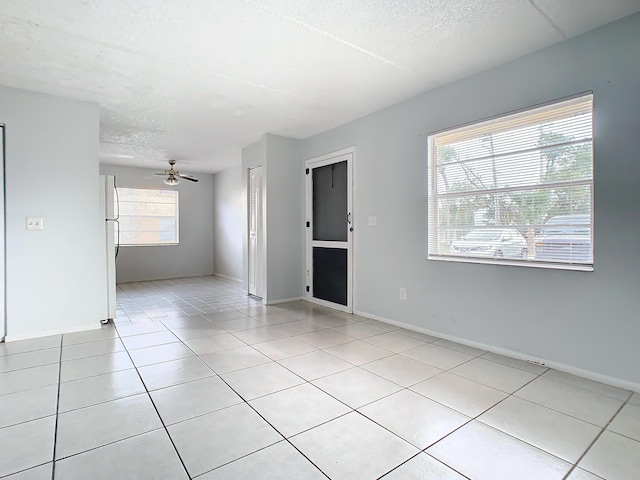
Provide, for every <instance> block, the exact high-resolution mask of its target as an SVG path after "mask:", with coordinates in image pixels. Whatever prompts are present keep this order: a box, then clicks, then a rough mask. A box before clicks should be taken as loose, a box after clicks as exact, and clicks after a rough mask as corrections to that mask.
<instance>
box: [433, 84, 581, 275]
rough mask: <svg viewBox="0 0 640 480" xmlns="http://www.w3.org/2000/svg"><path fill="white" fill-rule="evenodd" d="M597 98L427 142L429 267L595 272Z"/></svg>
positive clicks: (467, 128)
mask: <svg viewBox="0 0 640 480" xmlns="http://www.w3.org/2000/svg"><path fill="white" fill-rule="evenodd" d="M592 116H593V96H592V95H591V94H588V95H583V96H580V97H578V98H573V99H570V100H565V101H561V102H556V103H553V104H550V105H545V106H542V107H538V108H533V109H530V110H527V111H523V112H519V113H515V114H510V115H505V116H502V117H500V118H496V119H493V120H488V121H482V122H478V123H475V124H472V125H467V126H464V127H460V128H455V129H451V130H447V131H444V132H441V133H437V134H434V135H430V136H429V152H428V157H429V158H428V174H427V177H428V184H429V198H428V217H429V218H428V235H427V237H428V239H427V243H428V258H429V259H437V260H452V261H467V262H474V263H501V264H510V265H527V266H541V267H552V268H553V267H556V268H570V269H575V270H593V121H592Z"/></svg>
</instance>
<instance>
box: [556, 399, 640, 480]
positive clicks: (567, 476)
mask: <svg viewBox="0 0 640 480" xmlns="http://www.w3.org/2000/svg"><path fill="white" fill-rule="evenodd" d="M632 396H633V392H631V393H630V394H629V395H628V396H627V399H626V400H625V401H624V402H623V403H622V405H620V408H618V410H616V413H614V414H613V415H612V416H611V418H610V419H609V421H608V422H607V424H606V425H605V426H604V427H601V428H602V430H600V433H598V435H596V438H594V439H593V441H592V442H591V443H590V444H589V445H588V446H587V448H586V449H585V450H584V452H582V455H580V457H579V458H578V460H576V462H575V463H574V464H573V465H572V466H571V468H570V469H569V471H568V472H567V474H566V475H565V476H564V477H563V480H566V479H567V478H569V475H571V473H572V472H573V471H574V470H575V469H576V468H579V467H578V464H579V463H580V462H581V461H582V459H583V458H584V457H585V456H586V455H587V453H589V450H591V448H592V447H593V446H594V445H595V443H596V442H597V441H598V440H599V439H600V437H601V436H602V434H603V433H604V432H606V431H607V428H608V427H609V425H611V422H613V421H614V420H615V418H616V417H617V416H618V415H619V414H620V412H621V411H622V409H623V408H624V407H626V406H627V404H628V403H629V400H631V397H632ZM614 433H615V432H614ZM594 475H595V474H594ZM596 476H599V475H596Z"/></svg>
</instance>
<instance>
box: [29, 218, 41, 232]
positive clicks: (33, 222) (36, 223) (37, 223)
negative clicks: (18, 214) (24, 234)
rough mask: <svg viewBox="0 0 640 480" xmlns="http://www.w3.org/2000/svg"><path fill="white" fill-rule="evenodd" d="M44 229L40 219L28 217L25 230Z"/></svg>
mask: <svg viewBox="0 0 640 480" xmlns="http://www.w3.org/2000/svg"><path fill="white" fill-rule="evenodd" d="M43 228H44V220H43V218H42V217H28V218H27V230H42V229H43Z"/></svg>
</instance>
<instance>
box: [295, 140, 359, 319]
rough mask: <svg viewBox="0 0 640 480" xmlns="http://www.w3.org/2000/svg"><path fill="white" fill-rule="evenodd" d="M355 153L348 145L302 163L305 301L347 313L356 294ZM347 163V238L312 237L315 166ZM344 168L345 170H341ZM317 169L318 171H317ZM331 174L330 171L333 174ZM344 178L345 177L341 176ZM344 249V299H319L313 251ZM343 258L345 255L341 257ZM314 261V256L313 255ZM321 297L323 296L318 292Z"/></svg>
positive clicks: (354, 303) (345, 213)
mask: <svg viewBox="0 0 640 480" xmlns="http://www.w3.org/2000/svg"><path fill="white" fill-rule="evenodd" d="M355 156H356V148H355V147H349V148H346V149H343V150H339V151H336V152H333V153H329V154H326V155H322V156H319V157H314V158H311V159H309V160H307V161H306V162H305V172H304V173H305V225H304V229H305V276H304V280H305V284H304V285H305V287H306V288H305V292H304V295H305V300H307V301H309V302H312V303H316V304H318V305H322V306H326V307H330V308H334V309H337V310H341V311H344V312H348V313H353V312H354V311H356V301H355V300H356V295H355V290H356V289H355V268H354V265H355V261H354V259H355V249H354V234H355V208H354V204H353V198H354V191H355V182H354V175H353V172H354V168H353V165H354V161H355ZM343 162H346V171H347V180H346V185H347V195H346V196H347V199H346V211H345V212H344V228H345V229H346V232H347V236H346V241H326V240H325V239H319V238H316V239H314V228H315V227H316V225H315V223H314V218H313V214H314V192H313V186H314V183H313V182H314V176H313V174H314V169H321V168H322V167H326V166H330V165H339V164H342V163H343ZM343 171H344V170H343ZM318 172H319V170H318ZM332 175H333V173H332ZM343 178H344V177H343ZM323 250H324V251H325V252H326V251H329V250H332V251H335V252H337V251H338V250H344V251H346V302H345V304H342V303H338V302H334V301H330V300H326V299H323V298H318V296H317V295H316V293H315V292H316V291H318V290H319V289H317V288H315V289H314V287H317V285H314V279H315V281H316V283H317V282H318V281H321V280H320V278H319V275H316V273H317V272H316V271H314V254H315V253H318V252H319V251H323ZM342 258H344V257H342ZM316 260H317V258H316ZM320 296H322V295H320Z"/></svg>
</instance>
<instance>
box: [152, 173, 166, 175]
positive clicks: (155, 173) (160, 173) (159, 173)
mask: <svg viewBox="0 0 640 480" xmlns="http://www.w3.org/2000/svg"><path fill="white" fill-rule="evenodd" d="M154 175H166V173H154Z"/></svg>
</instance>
